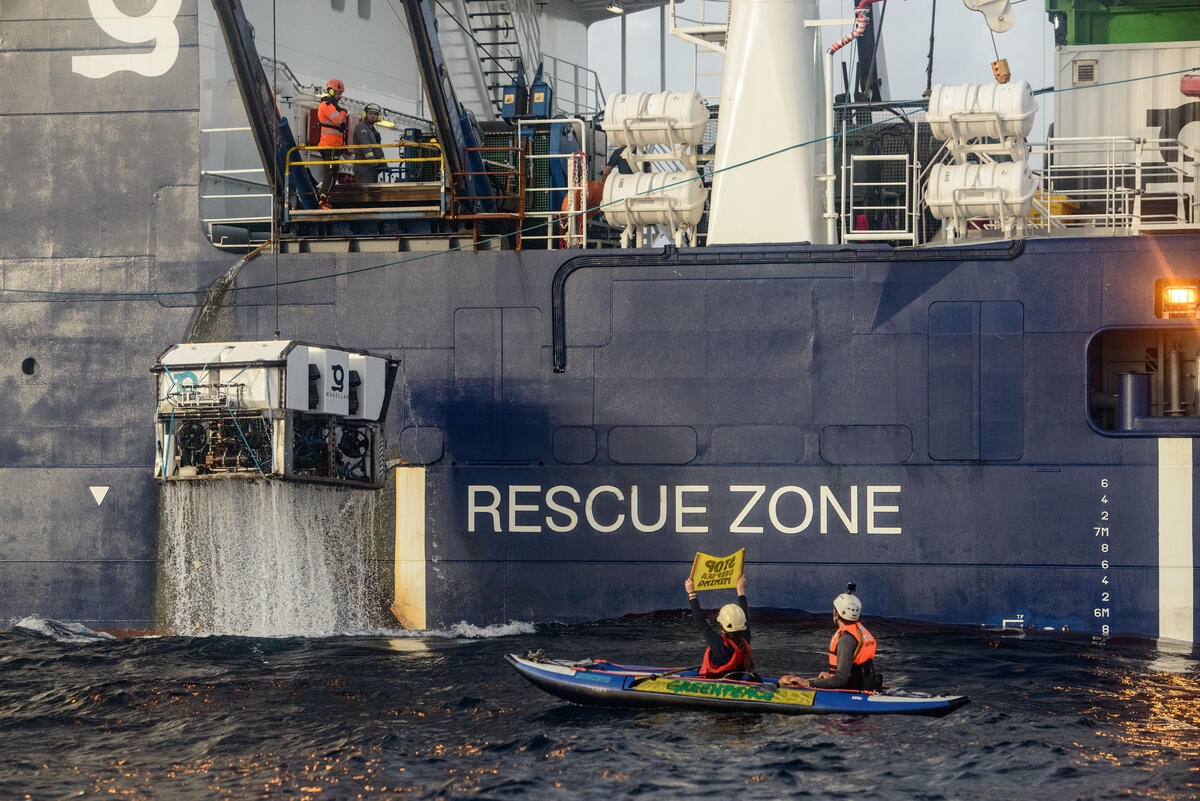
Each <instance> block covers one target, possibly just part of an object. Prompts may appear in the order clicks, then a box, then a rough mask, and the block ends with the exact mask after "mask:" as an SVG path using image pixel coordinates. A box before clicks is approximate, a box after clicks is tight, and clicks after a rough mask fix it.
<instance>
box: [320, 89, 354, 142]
mask: <svg viewBox="0 0 1200 801" xmlns="http://www.w3.org/2000/svg"><path fill="white" fill-rule="evenodd" d="M317 122H318V123H320V125H321V141H319V142H317V145H318V146H319V147H341V146H342V145H344V144H346V126H347V125H348V124H349V122H350V114H349V113H347V112H346V111H345V110H344V109H340V108H338V106H337V103H336V102H334V100H333V98H329V97H327V98H325V99H324V100H322V101H321V105H320V106H318V107H317Z"/></svg>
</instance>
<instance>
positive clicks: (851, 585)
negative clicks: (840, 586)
mask: <svg viewBox="0 0 1200 801" xmlns="http://www.w3.org/2000/svg"><path fill="white" fill-rule="evenodd" d="M856 589H858V585H857V584H855V583H854V582H853V581H851V582H850V583H849V584H847V585H846V592H854V591H855V590H856Z"/></svg>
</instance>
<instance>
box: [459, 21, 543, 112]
mask: <svg viewBox="0 0 1200 801" xmlns="http://www.w3.org/2000/svg"><path fill="white" fill-rule="evenodd" d="M464 2H465V5H466V16H467V21H468V27H469V28H470V30H471V37H472V38H473V39H474V41H475V46H476V50H477V58H478V59H479V66H480V71H481V72H482V74H483V78H484V83H485V85H486V87H487V94H488V100H489V102H490V103H491V105H492V106H493V108H495V110H496V111H497V112H499V111H500V107H501V105H502V104H503V89H504V87H505V86H508V85H509V84H510V83H511V82H512V81H513V79H514V78H515V77H516V74H517V69H518V64H519V63H523V64H524V68H525V73H526V74H525V79H526V81H529V80H532V78H533V72H534V71H535V70H536V69H537V65H538V62H539V61H540V60H541V58H542V53H541V46H540V43H539V33H538V14H537V7H536V5H535V3H534V2H533V0H502V1H498V0H464Z"/></svg>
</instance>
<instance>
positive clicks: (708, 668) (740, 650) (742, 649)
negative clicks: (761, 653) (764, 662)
mask: <svg viewBox="0 0 1200 801" xmlns="http://www.w3.org/2000/svg"><path fill="white" fill-rule="evenodd" d="M721 641H722V642H724V643H725V646H726V647H727V648H730V649H732V650H733V656H731V657H730V658H729V661H728V662H726V663H725V664H723V665H714V664H713V663H712V649H711V648H705V649H704V660H703V661H702V662H701V664H700V675H701V676H704V677H712V676H719V675H721V674H722V673H728V672H730V671H732V670H738V669H739V668H743V667H745V666H746V662H747V661H749V659H750V643H748V642H744V641H743V642H737V641H736V640H731V639H730V638H729V637H726V636H725V633H724V632H721Z"/></svg>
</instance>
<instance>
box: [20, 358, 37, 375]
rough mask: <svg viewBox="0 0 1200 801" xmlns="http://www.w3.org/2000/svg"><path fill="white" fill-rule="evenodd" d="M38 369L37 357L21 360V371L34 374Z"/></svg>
mask: <svg viewBox="0 0 1200 801" xmlns="http://www.w3.org/2000/svg"><path fill="white" fill-rule="evenodd" d="M37 369H38V363H37V359H35V358H33V357H32V356H30V357H29V358H28V359H25V360H24V361H22V362H21V372H22V373H24V374H25V375H33V374H34V373H36V372H37Z"/></svg>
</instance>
